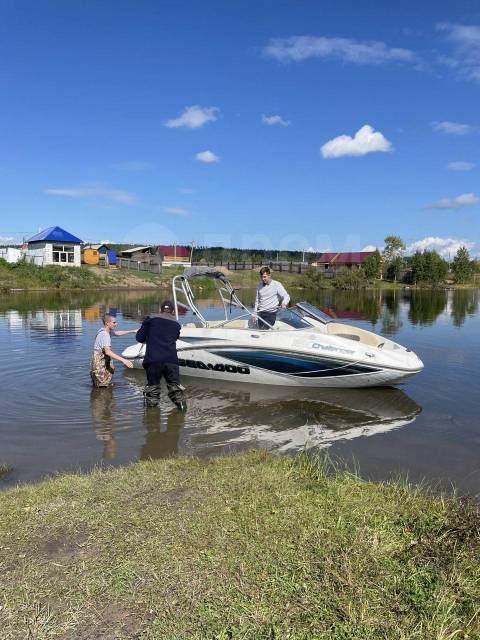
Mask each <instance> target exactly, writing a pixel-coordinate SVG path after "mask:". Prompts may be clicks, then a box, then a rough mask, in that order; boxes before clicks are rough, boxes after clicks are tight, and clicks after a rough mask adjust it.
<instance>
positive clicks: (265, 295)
mask: <svg viewBox="0 0 480 640" xmlns="http://www.w3.org/2000/svg"><path fill="white" fill-rule="evenodd" d="M260 277H261V279H262V281H261V282H260V284H259V285H258V287H257V295H256V296H255V309H254V313H255V315H256V316H257V322H258V328H259V329H270V328H271V327H273V325H274V324H275V321H276V319H277V310H278V308H279V307H281V308H282V309H286V308H287V305H288V303H289V302H290V296H289V295H288V293H287V291H286V290H285V287H284V286H283V284H281V283H280V282H278V281H277V280H272V275H271V273H270V269H269V267H262V268H261V269H260Z"/></svg>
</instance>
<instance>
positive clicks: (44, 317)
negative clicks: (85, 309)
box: [25, 309, 82, 334]
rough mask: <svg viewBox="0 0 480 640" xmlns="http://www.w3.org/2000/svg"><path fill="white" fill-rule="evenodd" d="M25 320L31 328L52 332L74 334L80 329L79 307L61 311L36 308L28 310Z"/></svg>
mask: <svg viewBox="0 0 480 640" xmlns="http://www.w3.org/2000/svg"><path fill="white" fill-rule="evenodd" d="M25 322H26V324H27V325H28V326H29V327H30V328H31V329H35V330H38V331H47V332H48V333H52V334H60V333H68V334H76V333H81V331H82V311H81V309H63V310H61V311H50V310H47V309H37V310H35V311H29V312H28V314H27V316H26V318H25Z"/></svg>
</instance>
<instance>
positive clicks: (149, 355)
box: [135, 313, 180, 365]
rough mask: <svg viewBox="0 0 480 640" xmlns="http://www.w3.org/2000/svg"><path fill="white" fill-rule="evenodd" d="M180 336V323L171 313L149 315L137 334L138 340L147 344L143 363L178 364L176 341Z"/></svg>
mask: <svg viewBox="0 0 480 640" xmlns="http://www.w3.org/2000/svg"><path fill="white" fill-rule="evenodd" d="M179 336H180V324H179V323H178V322H177V321H176V320H175V317H174V316H172V315H171V314H169V313H162V314H160V315H158V316H152V317H150V316H147V317H146V318H145V320H144V321H143V322H142V326H141V327H140V329H139V330H138V331H137V335H136V336H135V338H136V340H137V342H144V343H146V344H147V349H146V352H145V357H144V359H143V364H144V365H145V364H151V363H152V362H162V363H165V364H167V363H168V364H178V357H177V346H176V342H177V340H178V337H179Z"/></svg>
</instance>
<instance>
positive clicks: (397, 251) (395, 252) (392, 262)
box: [383, 236, 406, 282]
mask: <svg viewBox="0 0 480 640" xmlns="http://www.w3.org/2000/svg"><path fill="white" fill-rule="evenodd" d="M383 241H384V242H385V247H384V248H383V258H384V260H385V265H386V267H387V275H388V274H391V276H390V275H389V277H393V280H395V282H396V281H397V278H398V274H399V273H400V269H401V268H402V267H403V254H404V252H405V249H406V245H405V242H404V241H403V240H402V239H401V238H400V236H387V237H386V238H384V240H383Z"/></svg>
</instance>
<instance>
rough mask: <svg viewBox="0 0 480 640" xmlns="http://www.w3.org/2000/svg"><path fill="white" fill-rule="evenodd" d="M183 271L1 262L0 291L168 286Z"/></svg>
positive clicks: (174, 269)
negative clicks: (156, 272) (150, 271)
mask: <svg viewBox="0 0 480 640" xmlns="http://www.w3.org/2000/svg"><path fill="white" fill-rule="evenodd" d="M181 271H182V269H176V268H175V267H172V268H171V269H169V270H166V269H164V270H163V271H162V273H160V274H153V273H149V272H146V271H133V270H126V269H111V270H108V269H105V270H103V269H101V270H100V269H98V268H97V269H95V270H94V269H92V268H90V267H88V266H86V265H82V266H81V267H60V266H56V265H51V266H48V267H38V266H35V265H31V264H27V263H25V262H18V263H17V264H8V263H7V262H6V261H5V260H2V259H0V290H3V291H9V290H10V289H64V290H67V289H78V290H80V289H98V288H112V289H113V288H126V287H129V288H139V289H140V288H142V287H144V286H145V287H148V286H149V287H151V286H167V285H168V286H169V285H170V282H171V279H172V277H173V276H174V275H176V274H177V273H180V272H181Z"/></svg>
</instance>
